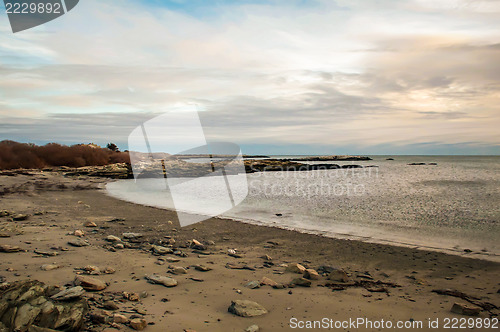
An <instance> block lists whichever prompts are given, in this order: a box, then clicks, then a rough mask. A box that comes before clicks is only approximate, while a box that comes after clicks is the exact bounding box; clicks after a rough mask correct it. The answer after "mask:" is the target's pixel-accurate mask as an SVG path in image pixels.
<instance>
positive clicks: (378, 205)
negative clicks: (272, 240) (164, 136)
mask: <svg viewBox="0 0 500 332" xmlns="http://www.w3.org/2000/svg"><path fill="white" fill-rule="evenodd" d="M275 157H278V158H282V157H287V158H291V157H290V156H275ZM372 158H373V160H371V161H356V162H329V163H335V164H340V165H349V164H355V165H362V166H365V167H364V168H350V169H331V170H316V171H305V172H260V173H251V174H247V179H248V188H249V192H248V196H247V197H246V199H245V200H244V201H243V202H242V203H241V204H239V205H238V206H236V207H234V208H233V209H231V210H229V211H227V212H225V213H223V214H222V215H221V217H227V218H232V219H236V220H239V221H243V222H249V223H253V224H259V225H267V226H273V227H281V228H286V229H293V230H297V231H303V232H310V233H315V234H321V235H324V236H330V237H337V238H347V239H358V240H362V241H369V242H376V243H387V244H394V245H404V246H412V247H413V246H414V247H422V248H426V249H433V250H440V251H447V252H454V253H462V254H463V253H464V252H467V251H468V249H469V250H472V251H473V252H474V254H470V255H475V256H477V257H480V258H485V259H492V260H500V241H498V238H499V236H500V226H499V219H500V207H499V203H500V172H499V171H500V156H372ZM388 158H393V159H394V160H387V159H388ZM310 163H315V162H310ZM322 163H324V162H322ZM410 163H426V165H408V164H410ZM429 163H436V164H437V165H429ZM366 166H377V167H366ZM142 181H146V182H143V183H141V185H137V184H136V183H135V181H134V180H120V181H117V182H112V183H109V184H108V185H107V191H108V193H109V194H110V195H111V196H114V197H116V198H119V199H123V200H127V201H130V202H134V203H138V204H143V205H148V206H155V207H160V208H167V209H173V208H174V206H173V203H172V199H171V197H170V195H169V192H168V187H167V186H166V185H165V182H164V181H162V179H160V180H157V179H150V180H142ZM199 192H200V193H203V195H204V196H206V195H207V188H205V187H203V186H202V185H201V186H200V188H199ZM208 194H210V193H208ZM214 194H217V193H214ZM186 199H192V197H186ZM188 212H189V211H188Z"/></svg>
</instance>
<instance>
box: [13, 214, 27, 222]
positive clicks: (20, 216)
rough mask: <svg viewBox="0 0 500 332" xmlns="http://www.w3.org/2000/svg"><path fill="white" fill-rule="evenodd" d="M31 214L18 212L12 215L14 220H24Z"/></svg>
mask: <svg viewBox="0 0 500 332" xmlns="http://www.w3.org/2000/svg"><path fill="white" fill-rule="evenodd" d="M28 218H29V216H28V215H27V214H21V213H19V214H16V215H15V216H13V217H12V220H14V221H23V220H26V219H28Z"/></svg>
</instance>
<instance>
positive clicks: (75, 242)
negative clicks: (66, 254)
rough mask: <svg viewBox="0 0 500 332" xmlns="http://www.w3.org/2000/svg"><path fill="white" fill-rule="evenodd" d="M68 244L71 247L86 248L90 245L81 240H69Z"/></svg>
mask: <svg viewBox="0 0 500 332" xmlns="http://www.w3.org/2000/svg"><path fill="white" fill-rule="evenodd" d="M68 244H69V245H72V246H73V247H86V246H89V245H90V243H88V242H87V241H86V240H83V239H81V238H76V239H71V240H69V241H68Z"/></svg>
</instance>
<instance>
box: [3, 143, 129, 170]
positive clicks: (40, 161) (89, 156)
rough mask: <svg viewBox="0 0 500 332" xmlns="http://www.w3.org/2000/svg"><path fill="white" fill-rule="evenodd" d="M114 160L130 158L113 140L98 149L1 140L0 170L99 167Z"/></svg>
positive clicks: (91, 146) (94, 147) (126, 160)
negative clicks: (106, 145)
mask: <svg viewBox="0 0 500 332" xmlns="http://www.w3.org/2000/svg"><path fill="white" fill-rule="evenodd" d="M114 163H130V157H129V154H128V153H127V152H120V151H119V150H118V147H117V146H116V145H115V144H113V143H110V144H108V147H107V148H101V147H98V146H97V145H94V144H88V145H87V144H77V145H71V146H67V145H61V144H57V143H49V144H46V145H43V146H38V145H35V144H32V143H28V144H26V143H18V142H14V141H7V140H6V141H1V142H0V169H16V168H44V167H51V166H69V167H83V166H102V165H108V164H114Z"/></svg>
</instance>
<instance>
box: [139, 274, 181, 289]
mask: <svg viewBox="0 0 500 332" xmlns="http://www.w3.org/2000/svg"><path fill="white" fill-rule="evenodd" d="M146 279H147V280H148V281H149V282H150V283H152V284H159V285H163V286H165V287H175V286H177V280H175V279H174V278H169V277H164V276H161V275H159V274H156V273H153V274H151V275H149V276H146Z"/></svg>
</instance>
